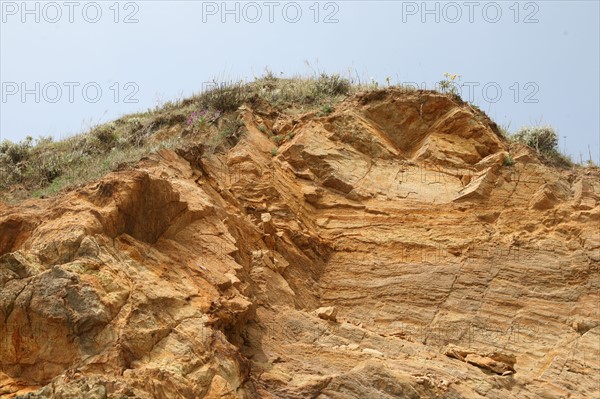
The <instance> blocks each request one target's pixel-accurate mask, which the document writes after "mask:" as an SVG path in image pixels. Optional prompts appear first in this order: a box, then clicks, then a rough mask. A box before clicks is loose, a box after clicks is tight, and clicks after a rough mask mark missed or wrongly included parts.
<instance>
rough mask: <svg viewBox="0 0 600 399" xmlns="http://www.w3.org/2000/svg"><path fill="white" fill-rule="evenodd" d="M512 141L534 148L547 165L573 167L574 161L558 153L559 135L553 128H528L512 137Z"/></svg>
mask: <svg viewBox="0 0 600 399" xmlns="http://www.w3.org/2000/svg"><path fill="white" fill-rule="evenodd" d="M510 139H511V140H512V141H515V142H518V143H523V144H525V145H527V146H529V147H531V148H533V149H534V150H536V151H537V153H538V154H540V156H541V158H542V159H543V160H544V161H545V162H546V163H548V164H550V165H552V166H557V167H563V168H567V167H572V166H573V161H571V159H570V158H569V157H568V156H566V155H564V154H561V153H560V151H558V134H556V131H555V130H554V128H552V127H551V126H526V127H523V128H521V129H519V131H518V132H516V133H515V134H513V135H512V136H510Z"/></svg>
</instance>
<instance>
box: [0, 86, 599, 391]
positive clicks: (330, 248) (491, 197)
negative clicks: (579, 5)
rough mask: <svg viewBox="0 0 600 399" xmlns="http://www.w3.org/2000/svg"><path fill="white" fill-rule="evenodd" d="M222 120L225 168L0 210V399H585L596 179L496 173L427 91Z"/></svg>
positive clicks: (469, 119)
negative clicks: (232, 136)
mask: <svg viewBox="0 0 600 399" xmlns="http://www.w3.org/2000/svg"><path fill="white" fill-rule="evenodd" d="M238 112H239V118H240V119H241V120H242V121H243V134H242V135H241V138H240V140H239V142H237V143H236V144H235V146H233V147H232V148H230V149H228V150H227V151H216V152H215V153H211V152H210V151H206V147H205V146H204V145H202V144H200V143H196V144H191V145H187V146H186V147H184V148H180V149H178V150H177V151H168V150H163V151H161V152H159V153H157V154H155V155H152V156H150V157H147V158H145V159H142V160H141V161H140V162H139V163H138V164H136V165H135V166H134V167H131V168H130V167H124V168H122V170H117V171H114V172H113V173H110V174H108V175H106V176H105V177H103V178H102V179H100V180H99V181H96V182H94V183H91V184H89V185H87V186H85V187H83V188H80V189H77V190H73V191H71V192H68V193H66V194H64V195H61V196H58V197H53V198H50V199H45V200H28V201H25V202H23V203H21V204H19V205H15V206H8V205H0V231H1V234H0V255H1V257H0V287H1V292H0V395H3V397H15V396H17V395H22V396H20V397H23V398H25V397H26V398H125V397H131V398H309V397H312V398H322V399H324V398H340V399H341V398H397V397H400V398H483V397H486V398H519V399H521V398H566V397H572V398H592V397H598V396H600V391H599V389H600V388H599V384H600V315H599V299H600V297H599V291H598V290H599V288H600V279H599V274H598V272H599V265H600V236H599V229H598V226H599V223H600V204H599V199H600V174H599V173H598V170H597V169H596V170H595V169H581V168H580V169H574V170H559V169H555V168H550V167H548V166H545V165H544V164H543V163H542V162H540V161H539V160H538V158H537V157H536V154H535V153H534V152H532V151H531V150H529V149H528V148H526V147H514V146H513V147H512V148H511V149H510V150H511V152H512V157H513V158H514V160H515V163H514V165H506V162H505V159H506V157H507V151H508V150H509V145H508V143H507V142H506V141H505V140H504V139H502V138H500V136H499V135H498V133H497V128H496V126H495V125H494V123H493V122H491V121H490V120H489V119H488V118H487V117H486V116H485V115H484V114H482V113H480V112H479V111H478V110H475V109H473V108H471V107H470V106H469V105H468V104H465V103H462V102H461V101H457V100H456V99H453V98H451V97H449V96H445V95H442V94H436V93H433V92H421V91H419V92H403V91H400V90H393V89H390V90H384V91H376V92H371V93H365V94H361V95H358V96H355V97H353V98H350V99H348V100H347V101H345V102H344V103H342V104H341V105H340V106H338V107H337V108H336V109H335V111H334V112H333V113H331V114H329V115H319V114H317V113H314V112H313V113H307V114H298V115H294V114H292V113H285V112H279V111H276V110H274V109H273V108H271V106H270V105H269V104H268V103H266V102H264V101H253V102H249V103H248V104H246V105H244V106H243V107H242V108H241V109H240V110H239V111H238ZM271 133H273V134H277V135H280V136H281V137H285V140H284V141H283V143H281V145H280V147H279V148H278V150H277V151H274V150H273V142H272V141H271V140H270V139H269V136H270V134H271ZM28 392H29V393H28Z"/></svg>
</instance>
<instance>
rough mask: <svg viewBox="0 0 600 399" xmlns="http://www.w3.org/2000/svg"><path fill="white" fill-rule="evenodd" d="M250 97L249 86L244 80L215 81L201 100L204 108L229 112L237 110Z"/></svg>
mask: <svg viewBox="0 0 600 399" xmlns="http://www.w3.org/2000/svg"><path fill="white" fill-rule="evenodd" d="M248 97H249V93H248V88H247V85H245V84H244V83H243V82H225V83H217V82H214V86H213V87H212V88H211V89H210V90H208V91H207V92H205V93H203V94H202V95H201V99H200V102H201V105H202V107H203V108H211V109H216V110H219V111H221V112H228V111H235V110H237V109H238V108H239V107H240V106H241V105H242V104H243V103H244V102H245V101H246V100H248Z"/></svg>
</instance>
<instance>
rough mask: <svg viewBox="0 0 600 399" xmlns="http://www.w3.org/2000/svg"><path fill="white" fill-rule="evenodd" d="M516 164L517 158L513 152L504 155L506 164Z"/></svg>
mask: <svg viewBox="0 0 600 399" xmlns="http://www.w3.org/2000/svg"><path fill="white" fill-rule="evenodd" d="M514 164H515V160H514V158H513V156H512V155H511V154H507V155H506V156H505V157H504V166H507V167H508V166H513V165H514Z"/></svg>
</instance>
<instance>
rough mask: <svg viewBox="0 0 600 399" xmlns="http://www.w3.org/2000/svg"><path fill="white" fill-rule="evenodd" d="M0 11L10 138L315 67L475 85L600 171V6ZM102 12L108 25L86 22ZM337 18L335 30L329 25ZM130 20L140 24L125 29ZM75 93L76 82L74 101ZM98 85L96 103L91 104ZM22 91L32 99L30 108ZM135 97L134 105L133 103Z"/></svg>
mask: <svg viewBox="0 0 600 399" xmlns="http://www.w3.org/2000/svg"><path fill="white" fill-rule="evenodd" d="M0 3H1V9H2V20H1V21H2V24H1V32H0V35H1V37H0V47H1V51H0V67H1V76H0V80H1V82H2V98H1V99H0V100H1V102H0V106H1V115H0V119H1V122H0V135H1V137H2V138H3V139H4V138H8V139H11V140H13V141H17V140H20V139H22V138H24V137H25V136H26V135H28V134H29V135H32V136H34V137H36V136H38V135H53V136H55V137H56V138H59V137H64V136H67V135H70V134H73V133H78V132H80V131H82V130H84V129H85V128H87V127H89V126H91V125H93V124H95V123H98V122H105V121H108V120H111V119H115V118H117V117H118V116H120V115H123V114H126V113H131V112H135V111H143V110H146V109H147V108H149V107H153V106H154V105H156V104H157V102H164V101H167V100H170V99H176V98H179V97H181V96H188V95H190V94H192V93H194V92H198V91H200V90H201V89H202V86H203V82H207V81H210V80H211V79H212V78H214V77H217V78H223V77H224V78H226V79H238V78H240V79H246V80H251V79H252V78H253V76H255V75H261V74H262V73H263V71H264V68H265V67H269V68H270V69H271V70H272V71H273V72H275V73H277V74H279V73H280V72H283V73H284V75H287V76H289V75H293V74H298V73H300V74H308V73H312V70H311V69H310V68H309V67H307V66H306V65H305V62H304V61H305V60H308V61H309V62H310V63H311V65H312V67H313V68H314V69H318V70H322V71H326V72H329V73H334V72H339V73H342V74H347V73H348V71H349V70H350V71H351V72H352V74H358V75H359V76H360V77H361V79H364V80H368V79H370V78H371V77H373V78H375V79H376V80H377V81H379V82H380V84H385V78H386V77H387V76H390V77H391V78H392V82H394V83H398V82H403V83H406V82H415V83H418V84H420V85H425V87H426V88H433V87H434V84H435V82H437V81H439V80H441V79H442V78H443V76H442V75H443V73H444V72H451V73H459V74H461V75H462V81H463V82H470V84H472V85H473V90H472V93H473V95H474V96H473V98H471V96H470V93H469V91H468V89H466V88H465V89H464V91H463V98H465V99H466V100H472V101H473V102H474V103H475V104H477V105H479V106H480V107H481V108H482V109H484V110H485V111H486V112H488V114H489V115H490V116H491V117H492V118H493V119H495V120H496V121H497V122H498V123H499V124H503V125H508V124H509V123H510V130H511V131H514V130H516V129H517V128H519V127H520V126H523V125H530V124H537V123H544V124H550V125H552V126H554V127H555V128H556V129H557V130H558V132H559V135H560V138H561V142H560V148H561V149H563V148H564V147H565V144H566V150H567V151H566V152H567V153H569V154H571V155H572V156H573V158H574V160H576V161H578V160H579V153H580V152H581V153H583V156H584V160H585V159H587V158H588V155H587V154H588V145H589V146H590V147H591V149H592V153H593V157H594V159H595V161H596V162H598V161H600V155H599V134H600V133H599V132H600V121H599V109H600V99H599V97H600V80H599V69H600V65H599V49H600V43H599V38H600V32H599V14H600V8H599V2H598V1H579V2H577V1H536V2H527V1H524V2H518V3H517V2H515V1H508V2H488V1H478V2H475V3H473V6H470V7H471V8H469V6H468V5H465V2H463V1H457V2H433V1H430V2H427V3H426V7H427V9H428V10H430V11H431V12H430V13H429V14H427V13H424V12H423V11H424V10H423V2H421V1H418V2H406V1H387V2H384V1H380V2H376V1H337V2H326V1H324V2H319V3H317V5H316V6H315V3H316V2H315V1H308V2H296V3H294V2H287V1H277V2H271V3H269V2H264V1H256V2H254V3H252V4H251V5H248V3H247V2H238V3H236V2H228V3H227V7H228V8H229V9H230V10H234V12H233V13H230V14H224V13H223V12H222V11H223V7H222V4H223V3H222V2H221V1H218V2H200V1H168V2H167V1H135V2H127V1H122V2H120V4H119V7H115V6H114V3H115V1H97V2H96V3H94V4H92V3H93V2H86V1H80V2H76V3H77V4H76V6H74V8H71V9H70V8H69V7H70V6H68V5H65V4H64V2H63V1H57V2H55V3H52V4H50V5H48V4H47V3H48V2H34V1H30V2H28V3H27V4H28V9H29V10H34V11H33V13H31V14H23V9H22V6H21V3H22V2H21V1H16V2H11V1H4V0H3V1H1V2H0ZM50 3H51V2H50ZM36 4H37V6H36ZM236 4H237V7H238V8H237V10H238V11H237V15H236V11H235V7H236ZM269 4H273V5H269ZM515 4H516V5H515ZM36 7H37V10H39V11H36ZM436 7H437V8H436ZM84 8H85V13H84V12H83V9H84ZM97 8H98V9H100V10H101V12H102V14H101V16H100V17H99V21H98V22H96V23H91V22H89V21H92V20H93V19H94V18H96V14H95V13H96V11H97V10H96V9H97ZM117 8H118V9H119V15H118V16H116V15H115V10H116V9H117ZM284 9H285V12H284ZM298 9H299V10H301V15H300V16H298V17H296V16H297V10H298ZM317 9H318V10H319V13H318V16H317V21H318V22H315V17H316V14H315V11H316V10H317ZM70 10H71V11H72V18H73V22H72V23H71V22H69V11H70ZM257 10H260V12H261V15H260V18H259V17H258V14H257ZM270 10H271V11H272V19H273V22H270V21H269V11H270ZM498 10H500V12H501V15H498V14H497V13H496V12H497V11H498ZM517 10H518V15H517V12H516V11H517ZM57 11H60V12H61V15H60V18H59V17H58V14H57ZM458 12H460V15H459V14H458ZM36 13H37V15H36ZM330 14H332V15H331V17H330V20H331V21H330V22H333V23H325V22H324V19H325V18H326V17H327V16H328V15H330ZM469 14H471V15H469ZM128 15H131V16H130V17H129V19H130V20H135V19H137V20H138V22H137V23H124V21H123V20H124V19H125V18H126V17H127V16H128ZM36 16H39V22H36V21H35V17H36ZM236 16H237V17H238V18H239V22H236V21H235V18H236ZM115 17H117V20H118V21H119V22H118V23H115V22H114V18H115ZM436 17H437V18H438V19H439V21H438V22H436V20H435V19H436ZM470 17H471V18H472V19H473V21H472V22H470V21H469V18H470ZM222 18H225V21H224V22H223V21H222ZM23 19H24V22H23ZM86 19H87V20H86ZM294 19H298V21H297V22H295V23H292V20H294ZM515 19H516V22H515ZM52 20H57V22H54V23H52V22H51V21H52ZM252 20H257V22H255V23H252ZM335 20H337V22H335ZM494 20H497V22H495V23H493V21H494ZM525 20H527V21H528V22H529V23H525ZM536 20H537V22H536ZM453 21H456V22H453ZM36 82H39V90H37V89H36V85H35V83H36ZM52 82H55V83H52ZM67 82H74V83H72V87H73V99H72V100H73V101H72V102H70V101H69V89H68V87H69V86H68V85H69V83H67ZM128 82H132V83H133V84H132V85H129V86H125V85H126V83H128ZM87 83H91V85H88V86H89V88H88V92H87V94H88V97H87V99H86V98H85V97H84V95H83V93H82V87H83V86H84V85H85V84H87ZM22 84H24V85H25V87H23V86H22ZM76 84H78V85H79V86H74V85H76ZM476 85H478V86H476ZM57 86H58V87H61V91H62V93H61V94H62V95H61V97H57V91H56V87H57ZM484 86H485V87H486V88H487V97H486V93H484V90H483V87H484ZM44 87H45V89H44ZM95 87H99V88H100V89H101V90H102V94H101V96H99V100H98V102H95V103H92V102H91V100H92V99H93V98H94V96H95V91H94V90H95ZM117 87H118V91H119V98H118V101H115V98H114V95H115V93H116V91H117ZM23 88H26V89H29V90H30V91H31V93H30V94H27V95H26V96H25V98H24V99H23V98H22V97H21V94H22V89H23ZM136 88H137V89H139V90H138V91H137V93H135V94H133V95H132V99H134V100H138V102H137V103H127V102H125V101H124V100H125V96H126V95H127V94H130V93H134V91H135V90H136ZM498 88H499V89H500V90H501V91H502V95H501V96H499V98H496V97H498V96H497V94H496V93H497V92H496V90H497V89H498ZM36 92H37V93H38V94H39V95H40V102H39V103H36V102H35V100H36V99H35V93H36ZM13 93H14V94H13ZM516 94H518V98H515V95H516ZM50 100H54V101H56V102H54V103H52V102H50ZM531 101H534V102H531ZM565 136H566V143H565V140H564V137H565Z"/></svg>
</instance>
